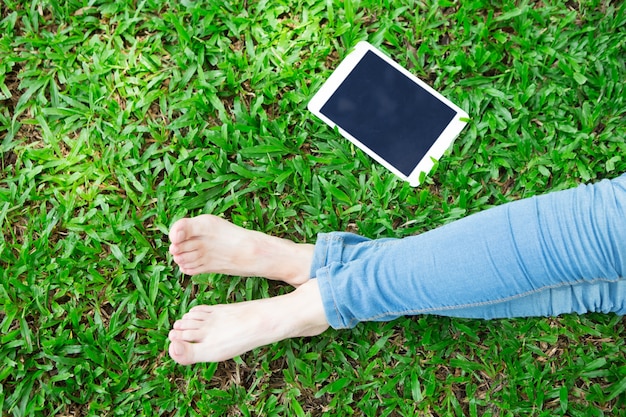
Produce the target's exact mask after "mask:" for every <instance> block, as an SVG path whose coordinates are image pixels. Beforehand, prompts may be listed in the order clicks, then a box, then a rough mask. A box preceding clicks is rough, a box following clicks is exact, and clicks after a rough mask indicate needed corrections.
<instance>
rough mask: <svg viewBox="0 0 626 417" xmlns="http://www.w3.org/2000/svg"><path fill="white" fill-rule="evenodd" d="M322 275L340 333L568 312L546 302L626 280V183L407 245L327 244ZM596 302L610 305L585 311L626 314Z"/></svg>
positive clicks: (505, 211) (337, 240) (321, 251)
mask: <svg viewBox="0 0 626 417" xmlns="http://www.w3.org/2000/svg"><path fill="white" fill-rule="evenodd" d="M312 269H313V270H314V271H315V272H314V274H313V275H314V276H315V277H316V278H317V280H318V284H319V286H320V290H321V292H322V300H323V301H324V306H325V311H326V313H327V317H328V320H329V323H330V324H331V326H332V327H335V328H346V327H352V326H354V325H355V324H356V323H358V322H359V321H368V320H390V319H393V318H394V317H398V316H401V315H407V314H423V313H433V314H442V313H443V312H449V313H450V315H454V314H453V312H454V310H462V311H463V312H464V313H468V312H471V314H472V317H485V318H488V317H493V316H497V315H495V314H494V313H493V306H494V305H497V304H501V303H504V302H507V301H513V300H517V299H526V300H543V301H544V302H546V303H548V305H537V306H536V308H532V307H533V306H532V305H531V304H532V303H529V306H527V307H529V308H525V309H524V310H523V311H524V314H525V315H543V314H546V313H548V314H551V312H553V311H556V312H557V313H564V312H568V311H570V310H564V311H563V310H558V311H557V310H555V309H553V308H552V307H553V305H552V304H553V303H554V302H555V301H554V300H551V298H550V297H547V296H545V295H544V296H543V297H539V296H538V294H539V293H541V292H543V291H546V290H550V291H552V293H553V294H558V293H559V291H557V289H559V288H562V287H572V288H573V287H574V286H577V285H579V284H581V285H582V284H587V285H589V284H594V283H600V282H619V281H621V280H622V279H623V277H624V276H625V275H624V274H625V273H626V176H622V177H620V178H618V179H615V180H613V181H602V182H600V183H598V184H595V185H589V186H580V187H578V188H575V189H572V190H566V191H561V192H555V193H551V194H547V195H544V196H540V197H537V198H531V199H526V200H522V201H517V202H514V203H509V204H505V205H503V206H500V207H496V208H493V209H490V210H486V211H484V212H482V213H478V214H476V215H473V216H469V217H467V218H465V219H462V220H459V221H457V222H454V223H451V224H449V225H446V226H444V227H441V228H439V229H436V230H433V231H430V232H427V233H424V234H422V235H419V236H414V237H410V238H406V239H391V240H389V239H386V240H382V241H368V240H366V239H363V238H361V237H357V236H354V235H350V234H345V233H332V234H326V235H320V237H319V240H318V243H317V245H316V252H315V256H314V262H313V267H312ZM580 288H583V287H580ZM566 291H567V290H563V291H562V292H561V295H563V294H565V293H566ZM621 294H622V295H623V292H622V293H621ZM557 301H558V299H557ZM583 301H584V300H583ZM596 302H600V303H604V301H602V300H600V301H598V300H597V299H596V300H587V301H585V303H586V304H585V305H584V306H583V307H584V310H585V311H595V310H596V309H600V310H602V311H605V310H606V311H616V312H623V310H622V308H623V305H624V303H623V301H622V302H620V300H617V302H616V303H613V305H612V306H610V307H607V306H608V304H607V303H604V304H603V305H602V306H600V307H598V306H597V305H595V303H596ZM518 303H519V302H518ZM518 306H519V304H518ZM516 311H520V310H516ZM571 311H575V310H571ZM502 312H505V313H506V309H502V310H500V311H499V313H502ZM505 316H508V313H507V315H505Z"/></svg>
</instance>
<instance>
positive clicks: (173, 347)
mask: <svg viewBox="0 0 626 417" xmlns="http://www.w3.org/2000/svg"><path fill="white" fill-rule="evenodd" d="M327 328H328V322H327V321H326V314H325V312H324V306H323V304H322V298H321V295H320V291H319V287H318V285H317V280H310V281H308V282H306V283H305V284H303V285H302V286H300V287H298V288H296V290H295V291H293V292H291V293H289V294H285V295H279V296H277V297H272V298H265V299H261V300H254V301H246V302H242V303H234V304H221V305H216V306H207V305H201V306H197V307H194V308H192V309H191V310H190V311H189V312H188V313H187V314H185V315H184V316H183V317H182V319H181V320H177V321H176V322H175V323H174V326H173V327H172V330H170V333H169V339H170V346H169V354H170V357H171V358H172V359H174V360H175V361H176V362H177V363H179V364H181V365H190V364H193V363H197V362H219V361H224V360H227V359H231V358H233V357H235V356H238V355H241V354H242V353H245V352H248V351H249V350H252V349H254V348H256V347H259V346H263V345H267V344H270V343H274V342H277V341H279V340H283V339H287V338H290V337H301V336H315V335H318V334H320V333H322V332H323V331H324V330H326V329H327Z"/></svg>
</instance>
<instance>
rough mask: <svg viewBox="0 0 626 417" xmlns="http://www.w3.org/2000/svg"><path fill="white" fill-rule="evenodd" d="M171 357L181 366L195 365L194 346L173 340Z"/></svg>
mask: <svg viewBox="0 0 626 417" xmlns="http://www.w3.org/2000/svg"><path fill="white" fill-rule="evenodd" d="M169 353H170V357H171V358H172V359H174V361H176V362H177V363H179V364H180V365H191V364H192V363H195V360H194V352H193V346H192V345H191V343H187V342H183V341H180V340H172V341H171V342H170V347H169Z"/></svg>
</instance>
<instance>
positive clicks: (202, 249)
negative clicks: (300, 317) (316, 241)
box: [169, 214, 314, 287]
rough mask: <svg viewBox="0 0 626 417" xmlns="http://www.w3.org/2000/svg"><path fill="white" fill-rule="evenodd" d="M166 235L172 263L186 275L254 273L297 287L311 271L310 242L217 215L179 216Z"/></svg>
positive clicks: (311, 255) (249, 274) (248, 274)
mask: <svg viewBox="0 0 626 417" xmlns="http://www.w3.org/2000/svg"><path fill="white" fill-rule="evenodd" d="M169 238H170V241H171V245H170V253H171V254H172V255H173V257H174V262H176V263H177V264H178V266H179V268H180V270H181V271H182V272H183V273H185V274H188V275H197V274H201V273H206V272H215V273H220V274H228V275H242V276H258V277H264V278H269V279H274V280H279V281H283V282H286V283H287V284H291V285H293V286H294V287H297V286H298V285H301V284H303V283H305V282H306V281H308V280H309V275H310V273H311V271H310V268H311V263H312V261H313V250H314V246H313V245H310V244H301V243H294V242H292V241H290V240H287V239H281V238H278V237H275V236H270V235H266V234H264V233H261V232H256V231H252V230H247V229H244V228H242V227H239V226H236V225H234V224H232V223H230V222H228V221H226V220H224V219H221V218H219V217H217V216H212V215H208V214H204V215H201V216H197V217H193V218H185V219H181V220H179V221H177V222H176V223H174V225H173V226H172V228H171V229H170V233H169Z"/></svg>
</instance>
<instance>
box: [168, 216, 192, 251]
mask: <svg viewBox="0 0 626 417" xmlns="http://www.w3.org/2000/svg"><path fill="white" fill-rule="evenodd" d="M190 228H191V222H190V219H186V218H185V219H180V220H178V221H177V222H175V223H174V224H173V225H172V227H171V228H170V233H169V238H170V242H172V244H173V245H177V244H179V243H181V242H184V241H185V239H187V236H188V235H189V233H188V231H189V229H190Z"/></svg>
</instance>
